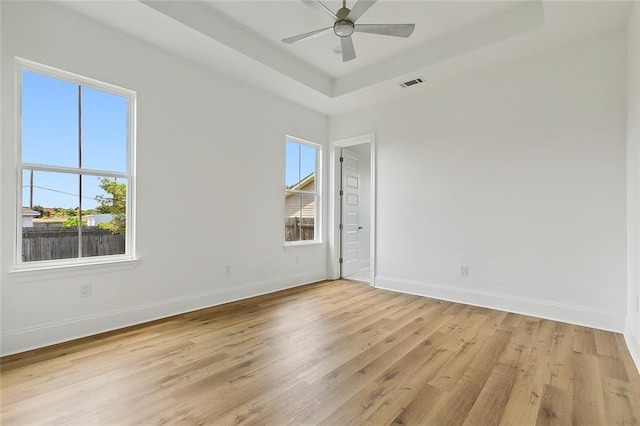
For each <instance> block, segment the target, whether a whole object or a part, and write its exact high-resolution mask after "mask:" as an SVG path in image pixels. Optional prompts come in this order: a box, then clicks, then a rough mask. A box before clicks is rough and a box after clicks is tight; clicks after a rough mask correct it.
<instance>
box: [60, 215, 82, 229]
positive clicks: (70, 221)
mask: <svg viewBox="0 0 640 426" xmlns="http://www.w3.org/2000/svg"><path fill="white" fill-rule="evenodd" d="M62 226H64V227H75V228H77V227H78V216H69V217H67V218H66V219H65V220H64V222H62ZM82 226H87V220H86V219H82Z"/></svg>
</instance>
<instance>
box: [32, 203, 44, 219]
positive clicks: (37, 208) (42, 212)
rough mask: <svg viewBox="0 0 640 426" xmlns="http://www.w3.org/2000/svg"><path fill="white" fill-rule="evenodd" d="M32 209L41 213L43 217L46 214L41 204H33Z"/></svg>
mask: <svg viewBox="0 0 640 426" xmlns="http://www.w3.org/2000/svg"><path fill="white" fill-rule="evenodd" d="M32 210H33V211H35V212H38V213H40V217H41V218H43V217H44V216H45V212H44V207H42V206H41V205H40V204H36V205H35V206H33V209H32Z"/></svg>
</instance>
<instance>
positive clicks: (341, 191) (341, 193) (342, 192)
mask: <svg viewBox="0 0 640 426" xmlns="http://www.w3.org/2000/svg"><path fill="white" fill-rule="evenodd" d="M343 195H344V191H343V190H342V189H341V190H340V196H341V197H342V196H343Z"/></svg>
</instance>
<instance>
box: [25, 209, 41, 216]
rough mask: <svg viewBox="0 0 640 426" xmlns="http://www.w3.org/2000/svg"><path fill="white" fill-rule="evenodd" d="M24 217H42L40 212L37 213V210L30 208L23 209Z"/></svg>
mask: <svg viewBox="0 0 640 426" xmlns="http://www.w3.org/2000/svg"><path fill="white" fill-rule="evenodd" d="M22 216H32V217H38V216H40V212H37V211H35V210H31V209H30V208H29V207H23V208H22Z"/></svg>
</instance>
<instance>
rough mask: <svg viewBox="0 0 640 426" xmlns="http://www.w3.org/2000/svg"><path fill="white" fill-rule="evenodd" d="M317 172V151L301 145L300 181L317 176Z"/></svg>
mask: <svg viewBox="0 0 640 426" xmlns="http://www.w3.org/2000/svg"><path fill="white" fill-rule="evenodd" d="M315 171H316V149H315V148H313V147H311V146H308V145H300V180H301V181H304V180H307V179H308V178H310V177H312V176H313V175H314V174H315ZM300 189H303V188H300Z"/></svg>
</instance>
